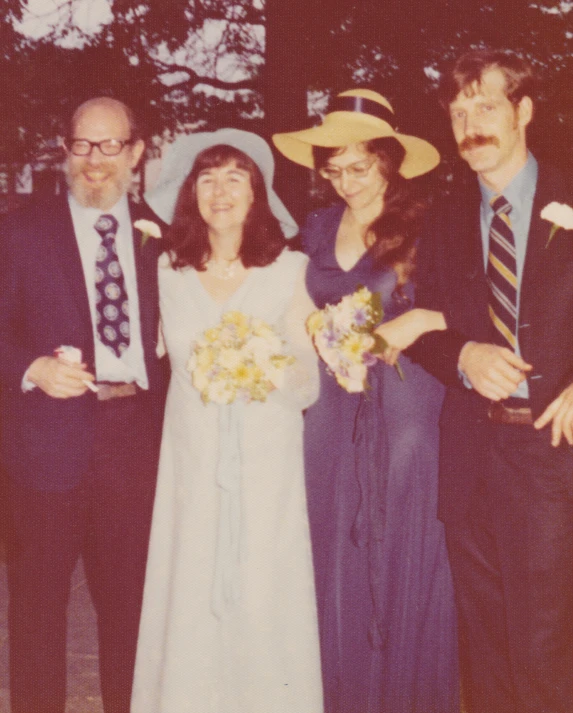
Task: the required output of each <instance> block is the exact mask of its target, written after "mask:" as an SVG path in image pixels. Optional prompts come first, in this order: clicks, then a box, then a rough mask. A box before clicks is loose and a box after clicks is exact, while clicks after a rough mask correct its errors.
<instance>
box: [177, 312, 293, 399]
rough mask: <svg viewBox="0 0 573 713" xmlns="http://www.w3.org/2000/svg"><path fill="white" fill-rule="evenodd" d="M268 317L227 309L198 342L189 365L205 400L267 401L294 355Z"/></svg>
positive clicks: (194, 384) (195, 384)
mask: <svg viewBox="0 0 573 713" xmlns="http://www.w3.org/2000/svg"><path fill="white" fill-rule="evenodd" d="M283 349H284V343H283V341H282V340H281V338H280V337H279V336H278V335H277V334H276V333H275V332H274V330H273V329H272V327H270V326H269V325H268V324H267V323H266V322H265V321H263V320H262V319H258V318H256V317H248V316H246V315H244V314H243V313H242V312H237V311H235V312H226V313H225V314H224V315H223V316H222V317H221V322H220V324H218V325H217V326H216V327H212V328H211V329H207V330H206V331H205V332H204V334H203V336H202V337H201V338H200V339H199V340H198V341H197V342H196V343H195V345H194V347H193V350H192V353H191V358H190V359H189V362H188V364H187V369H188V371H189V372H190V373H191V380H192V383H193V386H194V387H195V388H196V389H198V391H200V392H201V398H202V399H203V402H204V403H209V402H213V403H216V404H231V403H233V402H234V401H243V402H245V403H250V402H251V401H266V398H267V396H268V394H269V393H270V391H272V390H273V388H276V387H278V386H279V385H280V383H281V381H282V377H283V374H284V370H285V369H286V367H287V366H289V365H291V364H294V361H295V359H294V357H292V356H288V355H285V354H283Z"/></svg>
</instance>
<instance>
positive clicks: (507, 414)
mask: <svg viewBox="0 0 573 713" xmlns="http://www.w3.org/2000/svg"><path fill="white" fill-rule="evenodd" d="M487 415H488V416H489V420H490V421H492V422H493V423H504V424H506V425H508V426H533V415H532V413H531V409H530V408H529V407H528V406H520V407H515V408H514V407H511V406H505V404H504V403H503V402H502V401H492V402H491V403H490V405H489V409H488V412H487Z"/></svg>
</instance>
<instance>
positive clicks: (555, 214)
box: [541, 201, 573, 247]
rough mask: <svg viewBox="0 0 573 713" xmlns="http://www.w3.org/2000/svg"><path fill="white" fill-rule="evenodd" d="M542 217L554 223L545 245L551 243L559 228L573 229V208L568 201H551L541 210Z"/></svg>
mask: <svg viewBox="0 0 573 713" xmlns="http://www.w3.org/2000/svg"><path fill="white" fill-rule="evenodd" d="M541 217H542V218H543V220H549V221H550V222H551V223H553V225H552V226H551V231H550V232H549V238H548V239H547V245H546V246H545V247H547V246H548V245H549V243H550V242H551V240H552V239H553V236H554V235H555V233H556V232H557V231H558V230H559V228H565V230H573V208H571V206H569V205H567V204H566V203H557V202H556V201H553V202H552V203H549V204H548V205H546V206H545V208H544V209H543V210H542V211H541Z"/></svg>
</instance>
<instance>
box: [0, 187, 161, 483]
mask: <svg viewBox="0 0 573 713" xmlns="http://www.w3.org/2000/svg"><path fill="white" fill-rule="evenodd" d="M130 211H131V217H132V221H133V222H135V221H136V220H138V219H139V218H147V219H148V220H153V221H155V222H157V223H158V224H161V221H160V220H159V219H158V218H157V216H155V215H154V214H153V213H152V211H151V210H150V208H149V207H148V206H146V205H144V204H142V205H139V204H138V205H136V204H130ZM133 233H134V242H135V263H136V265H135V267H136V275H137V286H138V293H139V307H140V315H141V337H142V341H143V350H144V354H145V364H146V369H147V374H148V377H149V394H148V395H146V396H145V397H144V398H145V399H155V398H157V404H158V408H157V409H156V410H155V413H156V414H157V415H156V416H154V417H153V418H152V419H148V420H149V422H148V423H143V424H142V427H143V428H144V429H148V433H147V437H149V438H153V437H156V436H157V432H158V429H160V428H161V406H162V405H161V398H162V392H163V382H164V378H163V376H162V375H163V372H164V370H163V369H162V367H161V365H160V363H159V360H158V359H157V357H156V353H155V349H156V343H157V333H158V324H159V301H158V291H157V260H158V255H159V252H160V248H161V245H160V243H161V241H160V240H155V239H152V238H151V239H149V240H148V241H147V243H146V245H145V247H142V245H141V233H140V232H139V231H138V230H135V229H134V231H133ZM0 246H1V253H2V267H1V269H0V296H1V297H0V300H1V302H0V385H1V398H0V407H1V413H2V430H1V440H0V455H1V457H2V464H3V466H4V468H5V469H6V472H7V473H8V475H9V476H10V477H11V478H13V479H14V480H16V481H17V482H18V483H20V484H22V485H25V486H29V487H32V488H35V489H40V490H65V489H67V488H70V487H73V486H74V485H75V484H77V483H78V482H79V480H80V478H81V477H82V476H83V475H84V474H85V472H86V469H87V467H88V464H89V458H90V455H91V452H92V444H93V438H94V423H95V412H96V405H97V400H96V396H95V394H93V393H92V392H91V391H88V392H87V393H86V394H84V395H83V396H80V397H77V398H69V399H56V398H52V397H50V396H47V395H46V394H45V393H44V392H43V391H41V389H38V388H36V389H34V390H32V391H30V392H28V393H23V392H22V388H21V384H22V378H23V376H24V373H25V372H26V370H27V369H28V367H29V366H30V364H31V363H32V362H33V361H34V360H35V359H36V358H37V357H39V356H43V355H52V354H53V352H54V349H56V348H57V347H59V346H60V345H62V344H68V345H71V346H74V347H79V348H80V349H81V350H82V354H83V359H84V361H85V362H86V363H87V365H88V369H89V370H90V371H91V372H92V373H95V365H94V337H93V329H92V323H91V317H90V311H89V303H88V295H87V290H86V284H85V279H84V273H83V269H82V264H81V259H80V253H79V249H78V245H77V241H76V238H75V235H74V229H73V224H72V218H71V214H70V210H69V206H68V201H67V197H66V196H58V197H50V198H49V199H45V200H41V201H34V202H32V203H31V204H30V205H26V206H25V207H24V208H22V209H20V210H19V211H17V212H15V213H13V214H11V215H9V216H8V217H6V218H5V219H4V221H3V222H2V225H1V227H0ZM152 411H153V409H150V410H149V413H152ZM143 412H146V413H147V410H146V409H143V410H142V413H143Z"/></svg>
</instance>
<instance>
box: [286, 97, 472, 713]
mask: <svg viewBox="0 0 573 713" xmlns="http://www.w3.org/2000/svg"><path fill="white" fill-rule="evenodd" d="M334 102H335V103H334V106H333V107H332V108H331V111H330V112H329V113H328V114H327V115H326V117H325V119H324V121H323V124H322V125H321V126H318V127H315V128H312V129H308V130H304V131H298V132H293V133H289V134H277V135H275V136H274V137H273V141H274V143H275V145H276V147H277V148H278V149H279V151H281V152H282V153H283V154H284V155H285V156H287V157H288V158H290V159H292V160H293V161H295V162H297V163H300V164H303V165H306V166H309V167H312V168H315V169H317V170H318V171H319V172H320V174H321V175H322V176H323V177H325V178H326V179H327V180H329V181H330V183H331V184H332V186H333V188H334V190H335V191H336V192H337V193H338V195H339V196H340V198H342V202H341V203H339V204H337V205H334V206H332V207H330V208H326V209H323V210H319V211H317V212H314V213H312V214H311V215H310V216H309V218H308V220H307V222H306V225H305V226H304V228H303V231H302V235H303V244H304V249H305V252H307V254H308V255H309V257H310V264H309V267H308V272H307V286H308V290H309V293H310V295H311V297H312V298H313V300H314V302H315V304H316V306H317V307H318V308H323V307H324V306H325V305H326V304H335V303H337V302H338V301H339V300H340V299H341V298H342V297H343V296H344V295H348V294H351V293H353V292H354V291H355V290H356V288H357V287H358V286H359V285H365V286H366V287H368V288H369V289H370V290H371V291H372V292H378V293H379V294H380V295H381V298H382V303H383V308H384V320H385V321H387V320H390V319H392V318H394V317H396V316H399V315H400V314H403V313H404V312H406V311H407V310H410V309H411V308H412V306H413V302H414V283H413V281H412V279H411V276H412V275H413V268H414V259H415V232H416V224H417V218H418V217H419V214H420V206H419V204H418V203H417V202H416V201H415V200H414V198H413V197H412V194H411V191H410V186H409V183H408V181H407V180H406V179H408V178H412V177H414V176H417V175H421V174H423V173H426V172H427V171H430V170H431V169H432V168H434V167H435V166H436V165H437V164H438V162H439V155H438V152H437V151H436V150H435V149H434V147H433V146H431V145H430V144H428V143H427V142H426V141H423V140H422V139H419V138H417V137H413V136H407V135H404V134H400V133H398V132H396V131H395V129H394V128H393V121H394V120H393V112H392V109H391V107H390V105H389V104H388V102H387V101H386V99H384V97H382V96H381V95H379V94H377V93H375V92H372V91H369V90H362V89H359V90H351V91H347V92H344V93H343V94H341V95H339V96H338V97H337V98H336V99H335V100H334ZM424 317H427V318H428V319H430V318H431V317H432V315H431V314H429V315H424ZM436 319H439V315H438V316H437V317H436ZM400 364H401V368H402V370H403V372H404V380H403V381H402V380H401V379H400V377H399V375H398V372H397V371H396V370H395V369H394V368H393V367H391V366H388V365H386V364H384V363H382V362H380V363H379V364H377V365H375V366H374V367H371V368H370V369H369V376H368V380H369V386H370V388H369V390H368V391H367V392H365V393H364V394H354V393H347V392H346V391H345V390H344V389H342V388H341V387H340V386H339V385H338V384H337V382H336V380H335V379H334V378H333V376H332V375H330V374H329V373H328V371H327V370H326V368H325V367H324V364H321V366H322V367H323V368H322V373H321V392H320V398H319V400H318V401H317V402H316V403H315V404H314V405H313V406H311V407H310V408H309V409H308V411H307V414H306V418H305V431H306V433H305V459H306V478H307V489H308V490H307V492H308V507H309V514H310V524H311V535H312V545H313V557H314V567H315V576H316V588H317V598H318V613H319V625H320V637H321V655H322V672H323V684H324V692H325V711H326V713H457V712H458V711H459V695H458V694H459V676H458V661H457V637H456V617H455V609H454V600H453V589H452V584H451V578H450V571H449V566H448V561H447V554H446V547H445V539H444V532H443V527H442V524H441V523H440V522H439V521H438V520H437V515H436V511H437V468H438V417H439V412H440V408H441V403H442V396H443V391H442V386H441V385H440V384H439V383H438V382H437V381H436V380H435V379H434V378H433V377H432V376H430V375H429V374H427V373H426V372H425V371H424V370H423V369H422V368H421V367H419V366H417V365H415V364H413V363H411V362H410V361H409V360H408V359H407V357H406V356H404V355H402V356H401V357H400Z"/></svg>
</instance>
